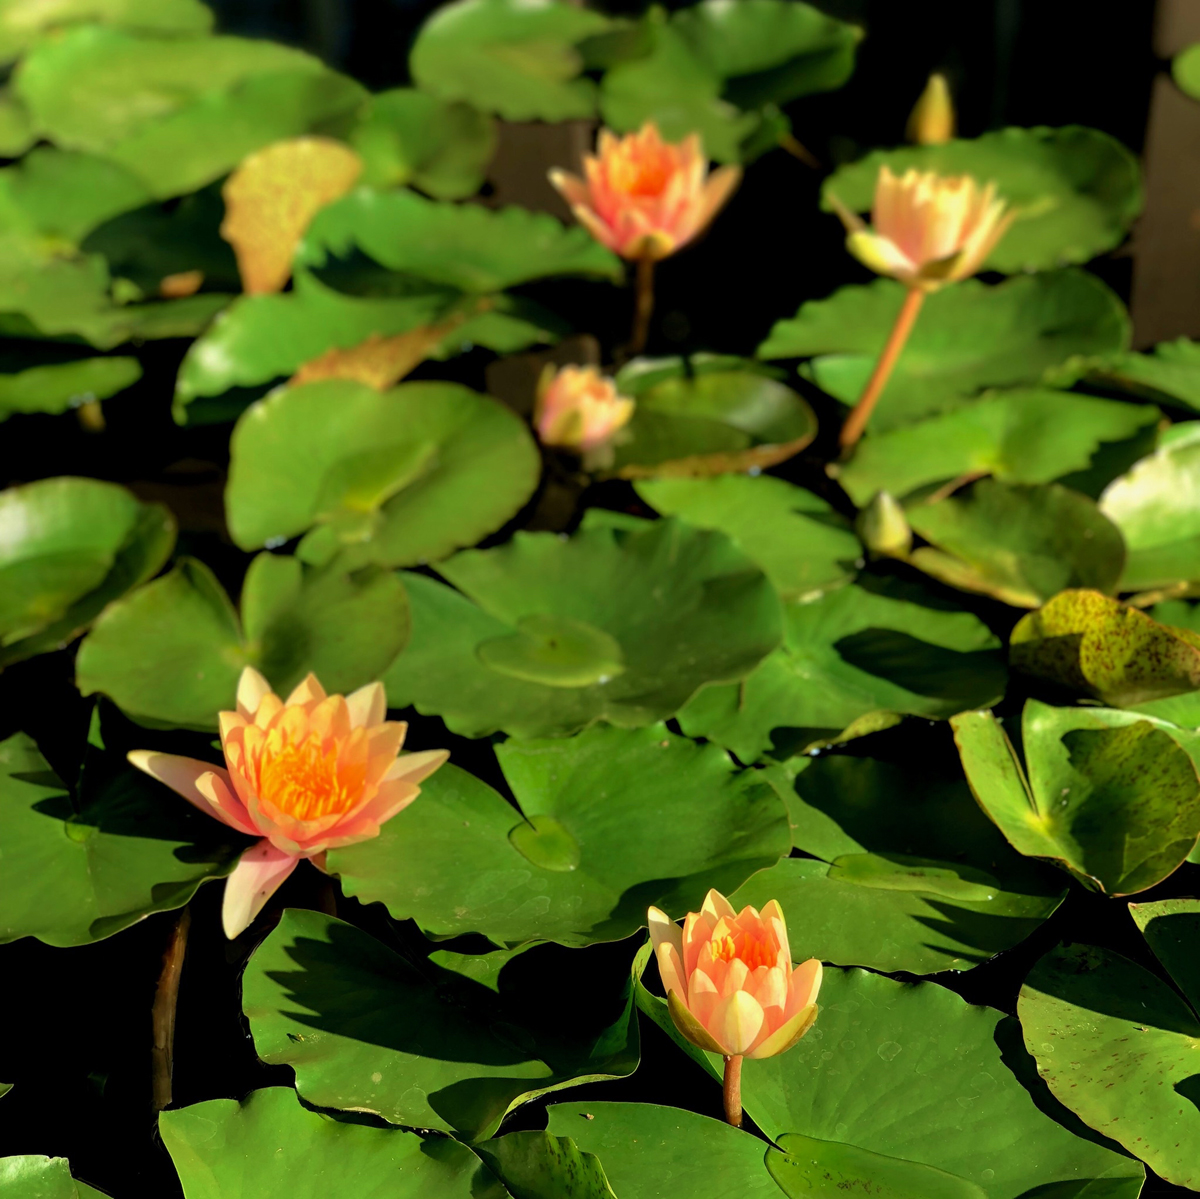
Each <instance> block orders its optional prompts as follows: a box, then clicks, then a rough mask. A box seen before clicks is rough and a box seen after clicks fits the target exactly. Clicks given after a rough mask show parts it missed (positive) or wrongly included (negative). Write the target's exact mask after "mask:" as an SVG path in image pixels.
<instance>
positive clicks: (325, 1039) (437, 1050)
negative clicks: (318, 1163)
mask: <svg viewBox="0 0 1200 1199" xmlns="http://www.w3.org/2000/svg"><path fill="white" fill-rule="evenodd" d="M423 798H424V797H423V796H422V799H423ZM406 819H407V813H405V814H403V815H401V816H400V817H399V818H398V819H397V820H395V821H392V822H391V823H393V824H396V823H400V822H403V821H404V820H406ZM564 952H566V951H563V950H557V949H554V948H551V947H542V948H541V949H540V950H531V951H530V954H531V955H539V954H540V956H541V958H542V960H543V962H545V961H546V954H547V953H549V954H550V955H551V959H550V963H549V967H550V968H552V965H553V960H554V955H556V954H557V955H561V954H562V953H564ZM527 960H532V961H533V964H532V966H526V967H524V973H522V970H521V969H519V968H518V969H515V970H514V971H513V974H514V978H517V977H519V981H516V982H514V983H513V984H511V985H508V984H506V981H505V977H506V976H505V974H504V973H503V972H502V977H501V982H500V993H499V994H497V993H496V992H494V991H492V990H490V989H488V988H486V987H482V986H480V985H479V984H478V983H473V982H470V981H468V980H466V979H464V978H463V977H461V976H460V975H457V974H453V973H450V972H449V971H446V970H442V969H439V968H438V967H436V966H433V965H432V963H424V964H422V966H421V967H416V966H414V965H412V964H410V962H409V961H408V960H406V959H405V958H402V957H400V956H399V955H398V954H396V953H394V952H393V951H392V950H391V949H388V948H387V947H386V946H384V945H383V944H382V943H381V942H379V941H376V940H374V939H373V938H372V937H370V936H368V935H367V934H366V933H364V932H362V931H360V930H359V929H357V928H355V927H354V926H353V925H350V924H345V923H343V922H342V921H340V920H336V919H334V918H333V917H332V916H326V915H325V914H324V913H321V912H308V911H297V910H288V911H287V912H285V913H284V916H283V919H282V920H281V922H280V924H279V926H278V928H277V929H276V930H275V931H274V932H272V933H271V935H270V936H269V937H268V938H267V939H266V941H265V942H264V943H263V944H262V945H261V946H260V947H259V948H258V950H257V951H256V952H255V954H254V957H253V958H252V959H251V961H250V964H249V966H248V967H247V969H246V974H245V978H244V980H243V1003H244V1005H245V1009H246V1015H247V1017H248V1018H249V1021H250V1029H251V1032H252V1034H253V1036H254V1042H255V1048H256V1049H257V1050H258V1053H259V1055H260V1056H261V1057H262V1058H264V1060H266V1061H268V1062H270V1063H271V1064H273V1065H288V1066H291V1067H292V1068H293V1069H294V1070H295V1071H296V1084H297V1088H298V1090H299V1092H300V1094H301V1096H303V1098H304V1099H305V1100H306V1101H307V1102H308V1103H312V1104H316V1105H319V1106H321V1107H326V1108H330V1107H332V1108H342V1109H345V1110H350V1111H357V1112H371V1113H373V1114H375V1115H378V1116H382V1117H383V1118H384V1119H385V1120H387V1121H389V1122H390V1123H392V1124H404V1125H409V1126H416V1127H419V1128H434V1129H439V1130H441V1131H443V1132H456V1133H458V1134H460V1135H465V1136H466V1137H469V1138H472V1139H476V1138H485V1137H488V1136H490V1135H491V1134H492V1133H494V1132H495V1130H496V1128H497V1126H498V1125H499V1123H500V1121H501V1120H502V1119H503V1118H504V1117H505V1115H506V1114H508V1113H509V1112H510V1111H512V1110H513V1109H514V1108H516V1107H518V1106H519V1105H520V1104H522V1103H525V1102H528V1101H529V1100H531V1099H535V1098H537V1097H538V1096H540V1095H544V1094H546V1093H547V1092H549V1091H554V1090H558V1089H560V1088H562V1087H564V1086H571V1085H575V1084H576V1083H580V1082H592V1081H598V1080H600V1079H601V1078H605V1077H609V1078H611V1077H620V1076H624V1075H628V1074H630V1073H632V1072H633V1070H634V1068H635V1067H636V1066H637V1062H638V1031H637V1024H636V1020H635V1019H633V998H632V987H631V982H630V979H629V976H628V974H626V972H625V970H624V968H623V967H619V968H618V969H617V970H616V972H615V974H614V976H613V978H611V979H605V978H604V977H603V976H602V975H599V974H593V976H592V987H591V993H590V994H589V995H588V997H587V999H586V1001H581V1002H580V1003H579V1004H578V1005H577V1006H576V1008H575V1010H574V1011H573V1012H572V1013H571V1015H570V1018H567V1016H566V1015H565V1013H563V1012H562V1009H561V1004H560V1003H558V1002H557V1000H556V998H555V997H552V996H550V995H547V994H546V989H545V987H544V985H540V984H539V974H538V965H537V961H536V960H535V959H530V955H522V957H521V959H520V961H521V962H522V963H524V962H526V961H527ZM598 965H599V963H597V966H598ZM560 968H561V966H560ZM571 968H577V967H575V966H574V963H572V966H571Z"/></svg>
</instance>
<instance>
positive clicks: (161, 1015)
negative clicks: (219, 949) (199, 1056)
mask: <svg viewBox="0 0 1200 1199" xmlns="http://www.w3.org/2000/svg"><path fill="white" fill-rule="evenodd" d="M191 923H192V913H191V909H190V908H184V909H183V911H182V912H181V913H180V914H179V919H178V920H176V921H175V927H174V929H173V930H172V932H171V939H170V941H169V942H167V948H166V952H165V953H164V954H163V968H162V974H161V975H159V979H158V989H157V991H155V993H154V1009H153V1011H152V1013H151V1019H152V1021H153V1027H154V1044H153V1046H152V1047H151V1050H150V1054H151V1061H152V1063H153V1071H154V1074H153V1095H154V1110H155V1111H156V1112H161V1111H162V1110H163V1109H164V1108H167V1107H170V1106H171V1079H172V1075H173V1074H174V1067H175V1063H174V1052H175V1009H176V1006H177V1004H178V1002H179V979H180V976H181V975H182V974H183V959H184V956H185V955H186V953H187V940H188V929H189V928H190V927H191Z"/></svg>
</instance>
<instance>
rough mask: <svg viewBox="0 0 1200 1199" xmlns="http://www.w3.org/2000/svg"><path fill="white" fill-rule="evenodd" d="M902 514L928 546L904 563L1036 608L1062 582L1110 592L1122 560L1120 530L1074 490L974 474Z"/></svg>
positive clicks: (961, 585) (1017, 604)
mask: <svg viewBox="0 0 1200 1199" xmlns="http://www.w3.org/2000/svg"><path fill="white" fill-rule="evenodd" d="M905 515H906V516H907V517H908V523H909V524H910V525H911V526H912V528H913V530H914V531H915V532H917V533H919V534H920V535H921V536H922V537H924V538H925V540H926V541H928V542H930V543H931V545H930V546H929V547H924V546H923V547H921V548H919V549H916V550H913V551H912V552H911V553H910V554H909V555H908V561H909V562H911V563H912V565H913V566H916V567H918V568H919V569H920V570H923V571H924V572H925V573H926V574H929V575H932V576H933V577H934V578H935V579H940V580H941V581H942V582H943V583H949V584H950V586H952V587H959V588H962V589H963V590H964V591H979V592H982V593H983V594H984V595H991V596H994V597H995V598H996V599H999V600H1003V601H1004V602H1005V603H1006V604H1012V605H1013V606H1014V607H1018V608H1036V607H1038V606H1039V605H1040V604H1044V603H1045V602H1046V601H1047V600H1048V599H1050V597H1051V596H1053V595H1056V594H1057V593H1058V592H1060V591H1063V590H1064V589H1066V588H1080V587H1082V588H1093V589H1095V590H1096V591H1101V592H1112V591H1115V590H1116V587H1117V580H1118V579H1119V578H1120V575H1121V569H1122V567H1123V565H1124V561H1125V545H1124V542H1123V541H1122V540H1121V534H1120V531H1119V530H1118V529H1117V527H1116V525H1114V524H1113V523H1112V521H1110V520H1109V519H1108V517H1106V516H1105V515H1104V514H1103V513H1102V512H1101V511H1100V510H1099V509H1098V508H1097V507H1096V505H1095V504H1094V503H1093V502H1092V501H1091V500H1090V499H1088V497H1087V496H1085V495H1081V494H1080V493H1079V492H1077V491H1072V490H1070V489H1069V488H1067V487H1063V486H1061V485H1060V484H1058V483H1049V484H1039V485H1035V486H1020V485H1015V484H1007V483H1001V482H999V481H998V480H996V479H981V480H980V481H979V482H977V483H974V484H973V485H972V486H971V487H969V488H967V489H964V490H962V491H959V492H956V493H955V494H954V495H952V496H949V497H947V498H945V499H941V500H938V501H936V502H935V503H932V504H929V503H927V504H916V505H914V506H913V507H911V508H909V509H908V510H907V512H906V513H905Z"/></svg>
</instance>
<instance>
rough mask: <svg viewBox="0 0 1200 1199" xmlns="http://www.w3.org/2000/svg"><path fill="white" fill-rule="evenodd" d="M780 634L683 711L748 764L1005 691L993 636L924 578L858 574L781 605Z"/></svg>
mask: <svg viewBox="0 0 1200 1199" xmlns="http://www.w3.org/2000/svg"><path fill="white" fill-rule="evenodd" d="M784 627H785V633H784V643H783V645H782V646H781V647H780V648H779V649H777V650H776V651H775V652H774V653H773V654H771V655H770V656H769V657H768V658H766V659H764V661H763V662H762V664H761V665H760V666H759V667H758V668H757V669H756V670H755V671H754V673H753V674H751V675H750V676H749V677H748V678H746V679H745V680H743V681H742V682H740V683H737V684H734V685H731V686H726V687H706V688H705V689H704V690H703V691H701V692H700V693H699V694H698V695H697V696H696V697H695V698H694V699H693V700H692V701H691V702H690V703H688V704H687V706H686V707H685V708H684V709H683V710H682V711H681V712H680V714H679V721H680V724H681V725H682V727H683V729H684V731H685V732H686V733H688V735H689V736H692V737H708V738H710V739H711V740H714V741H716V742H718V744H721V745H724V746H726V748H728V749H731V750H733V752H734V753H736V754H737V755H738V757H739V758H741V759H742V761H744V762H753V761H756V760H757V759H758V758H759V757H761V756H762V755H763V754H764V753H767V752H775V753H782V754H784V755H787V754H790V753H794V752H799V751H801V750H803V749H805V748H807V747H809V746H810V745H812V744H814V743H816V742H819V741H825V740H830V739H833V738H837V737H838V736H839V735H840V734H841V733H842V732H843V730H845V729H846V728H847V727H849V726H850V725H852V724H853V723H854V722H855V721H858V720H863V719H864V718H868V719H869V718H871V717H873V716H877V715H879V714H882V713H885V712H893V713H908V714H912V715H919V716H930V717H940V718H943V719H944V718H945V717H947V716H952V715H954V713H955V712H961V711H962V710H963V709H964V708H972V707H977V706H979V705H980V704H986V703H992V702H994V701H995V700H997V699H998V698H999V697H1000V696H1001V695H1002V694H1003V693H1004V684H1005V669H1004V664H1003V660H1002V658H1001V655H1000V652H999V651H1000V642H999V641H998V640H997V638H996V637H995V635H994V634H993V633H992V632H991V631H990V630H989V629H988V628H987V626H986V625H985V624H984V623H983V622H982V621H981V620H980V619H979V618H978V617H976V616H974V615H972V614H971V613H969V612H963V611H961V610H958V609H955V608H953V607H952V606H950V605H949V604H947V603H946V602H945V601H944V600H942V599H941V598H939V597H936V596H934V595H932V594H931V593H930V592H928V591H927V590H925V589H924V588H921V587H916V586H913V585H911V584H904V583H901V582H900V581H898V580H880V579H876V578H871V577H866V576H864V577H863V578H861V579H860V580H859V581H858V582H857V583H853V584H851V585H849V586H846V587H840V588H838V589H836V590H834V591H832V592H830V593H829V594H828V595H824V596H821V597H820V598H819V599H816V600H813V601H811V602H809V603H790V604H787V605H786V606H785V608H784Z"/></svg>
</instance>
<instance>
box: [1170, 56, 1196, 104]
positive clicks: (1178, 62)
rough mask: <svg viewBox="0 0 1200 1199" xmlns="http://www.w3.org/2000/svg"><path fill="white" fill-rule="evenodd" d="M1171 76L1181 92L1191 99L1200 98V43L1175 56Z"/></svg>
mask: <svg viewBox="0 0 1200 1199" xmlns="http://www.w3.org/2000/svg"><path fill="white" fill-rule="evenodd" d="M1171 75H1172V76H1173V77H1174V79H1175V82H1176V83H1177V84H1178V85H1179V88H1180V90H1181V91H1184V92H1186V93H1187V94H1188V95H1189V96H1192V97H1193V98H1198V97H1200V43H1198V44H1196V45H1191V46H1188V47H1187V48H1186V49H1184V50H1182V51H1180V53H1178V54H1177V55H1175V58H1174V60H1173V61H1172V62H1171Z"/></svg>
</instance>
